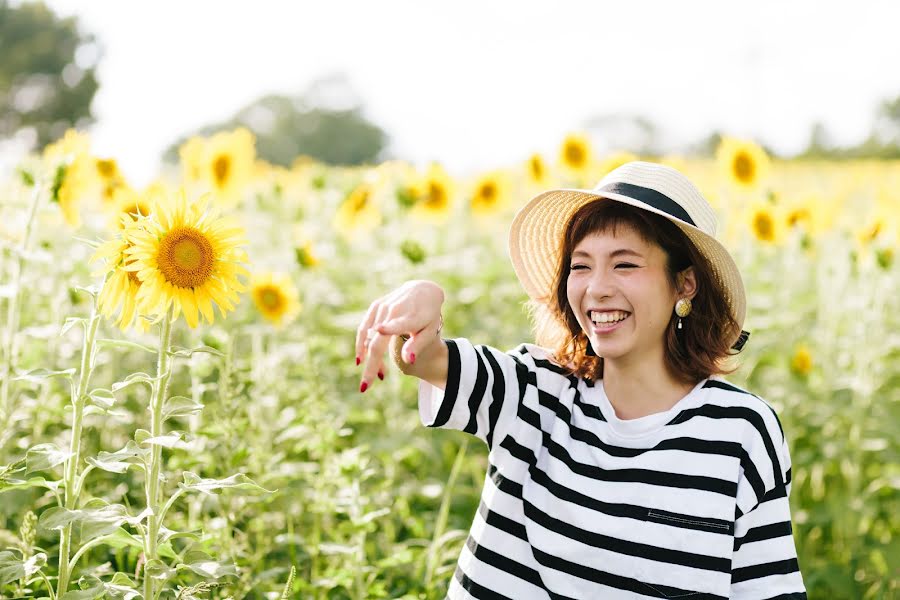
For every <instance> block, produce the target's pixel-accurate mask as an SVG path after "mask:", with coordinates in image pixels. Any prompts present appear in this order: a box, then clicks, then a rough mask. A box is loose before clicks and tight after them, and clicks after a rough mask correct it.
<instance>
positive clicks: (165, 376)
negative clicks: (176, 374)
mask: <svg viewBox="0 0 900 600" xmlns="http://www.w3.org/2000/svg"><path fill="white" fill-rule="evenodd" d="M171 336H172V319H171V316H170V314H169V313H168V311H167V312H166V314H165V315H164V316H163V319H162V327H161V329H160V334H159V354H158V357H157V363H156V376H157V380H156V381H155V382H154V384H153V393H152V396H151V398H150V415H151V416H150V418H151V421H150V435H151V436H152V437H158V436H161V435H162V426H163V418H162V408H163V402H165V399H166V393H167V391H168V388H169V376H170V375H171V374H172V373H171V367H170V366H169V341H170V339H171ZM161 462H162V446H161V445H159V444H154V445H153V447H152V450H151V453H150V468H149V472H148V474H147V485H146V491H147V506H148V507H149V508H150V509H151V510H152V511H153V514H151V515H150V518H149V520H148V528H147V536H146V539H145V540H144V547H145V549H146V551H145V553H144V559H145V560H144V598H145V600H153V599H154V598H155V597H156V590H155V589H154V588H155V582H154V581H153V578H152V577H150V575H149V573H147V565H148V564H149V563H150V561H151V560H154V559H156V558H158V557H157V548H156V543H157V541H158V538H159V528H160V525H161V524H162V519H161V517H162V514H161V512H160V510H159V503H160V502H159V501H160V498H159V494H160V489H159V470H160V463H161Z"/></svg>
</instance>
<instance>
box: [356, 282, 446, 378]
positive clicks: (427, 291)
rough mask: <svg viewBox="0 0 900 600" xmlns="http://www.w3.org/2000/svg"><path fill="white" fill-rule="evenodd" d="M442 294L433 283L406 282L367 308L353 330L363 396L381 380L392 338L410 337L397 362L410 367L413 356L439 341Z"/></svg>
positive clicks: (413, 361) (412, 362)
mask: <svg viewBox="0 0 900 600" xmlns="http://www.w3.org/2000/svg"><path fill="white" fill-rule="evenodd" d="M443 302H444V290H443V289H441V286H439V285H438V284H436V283H434V282H433V281H425V280H414V281H407V282H406V283H404V284H403V285H401V286H400V287H398V288H397V289H395V290H393V291H391V292H390V293H388V294H387V295H385V296H382V297H381V298H378V299H377V300H375V301H374V302H372V304H370V305H369V310H368V311H367V312H366V316H365V318H363V320H362V323H360V325H359V328H358V329H357V330H356V364H357V365H359V364H362V365H363V375H362V381H360V386H359V391H360V392H365V391H366V389H367V388H368V387H369V386H370V385H371V384H372V381H373V380H374V379H375V377H376V376H377V377H378V379H384V372H385V369H384V354H385V351H386V350H387V349H388V343H389V342H390V340H391V336H394V335H402V336H409V339H408V340H407V341H406V342H405V343H404V344H403V347H402V348H401V350H400V359H401V360H402V361H403V362H404V363H407V364H409V365H414V364H415V362H416V354H420V355H421V353H422V350H424V349H425V348H427V347H428V346H430V345H431V344H432V343H433V342H434V341H435V340H436V339H438V330H439V329H440V326H441V305H442V304H443Z"/></svg>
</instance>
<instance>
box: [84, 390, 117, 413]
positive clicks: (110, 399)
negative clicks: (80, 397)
mask: <svg viewBox="0 0 900 600" xmlns="http://www.w3.org/2000/svg"><path fill="white" fill-rule="evenodd" d="M88 398H90V399H91V403H93V404H94V405H95V406H99V407H100V408H103V409H105V410H109V409H110V408H112V407H113V405H114V404H115V403H116V396H115V395H114V394H113V393H112V390H107V389H106V388H97V389H96V390H92V391H91V393H89V394H88Z"/></svg>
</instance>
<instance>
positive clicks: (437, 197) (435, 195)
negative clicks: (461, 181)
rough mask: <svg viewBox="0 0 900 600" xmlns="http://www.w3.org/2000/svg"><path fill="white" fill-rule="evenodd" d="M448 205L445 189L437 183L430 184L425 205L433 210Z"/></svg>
mask: <svg viewBox="0 0 900 600" xmlns="http://www.w3.org/2000/svg"><path fill="white" fill-rule="evenodd" d="M446 203H447V202H446V194H444V188H443V187H441V186H440V185H438V184H437V183H434V182H432V183H429V184H428V196H427V197H426V199H425V204H427V205H428V206H430V207H432V208H439V207H442V206H444V205H445V204H446Z"/></svg>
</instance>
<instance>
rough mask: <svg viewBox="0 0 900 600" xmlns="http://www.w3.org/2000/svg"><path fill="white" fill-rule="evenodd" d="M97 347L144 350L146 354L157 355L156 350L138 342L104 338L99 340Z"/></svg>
mask: <svg viewBox="0 0 900 600" xmlns="http://www.w3.org/2000/svg"><path fill="white" fill-rule="evenodd" d="M97 345H98V346H111V347H113V348H126V349H128V350H143V351H144V352H149V353H150V354H156V348H151V347H150V346H145V345H144V344H138V343H137V342H131V341H128V340H116V339H111V338H102V339H99V340H97Z"/></svg>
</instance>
